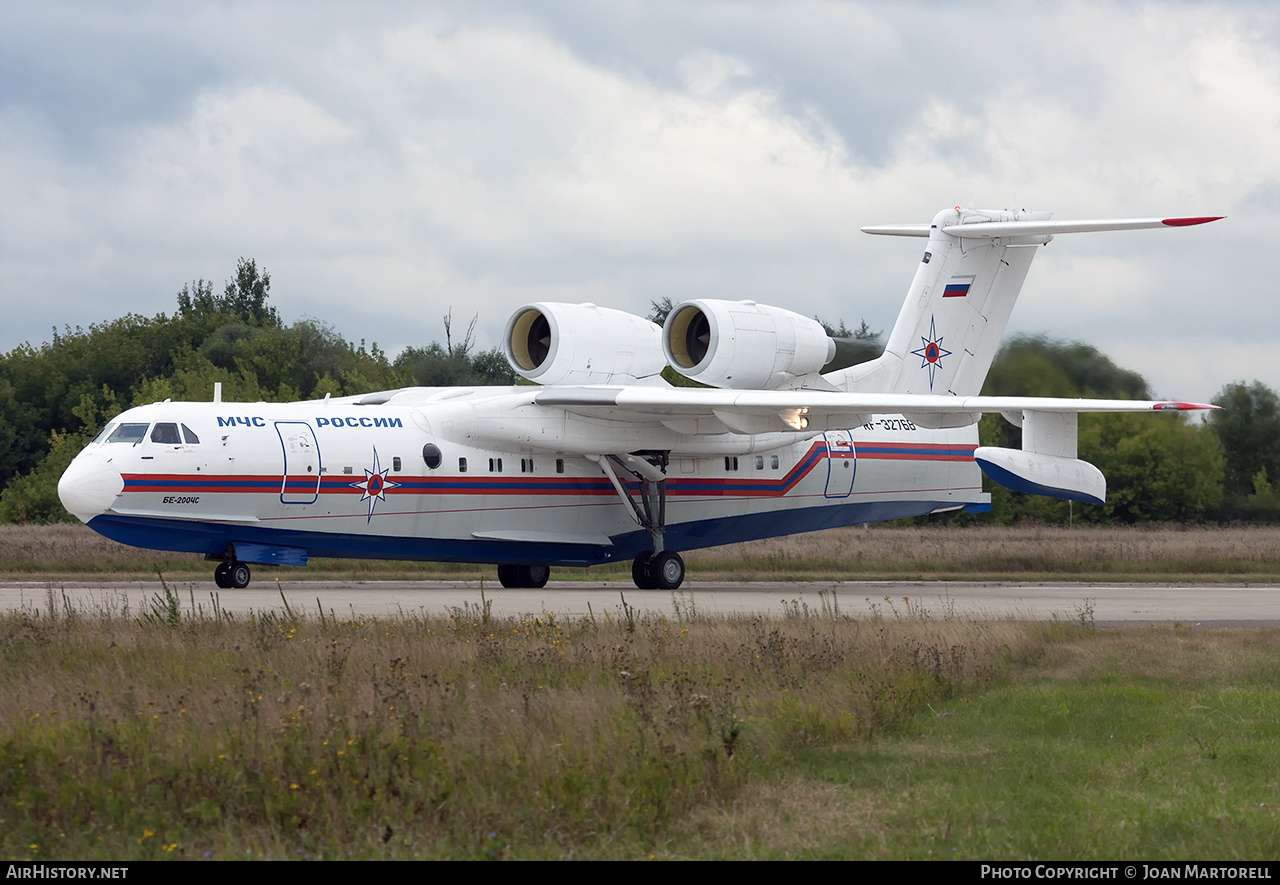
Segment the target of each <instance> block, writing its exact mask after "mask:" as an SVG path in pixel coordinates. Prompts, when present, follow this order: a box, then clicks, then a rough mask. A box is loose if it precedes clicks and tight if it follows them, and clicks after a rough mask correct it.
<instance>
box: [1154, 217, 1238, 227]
mask: <svg viewBox="0 0 1280 885" xmlns="http://www.w3.org/2000/svg"><path fill="white" fill-rule="evenodd" d="M1226 217H1227V216H1225V215H1198V216H1196V217H1195V218H1166V219H1164V220H1163V221H1162V222H1161V223H1162V224H1164V225H1166V226H1167V227H1190V226H1191V225H1193V224H1208V223H1209V222H1210V221H1221V220H1222V219H1224V218H1226Z"/></svg>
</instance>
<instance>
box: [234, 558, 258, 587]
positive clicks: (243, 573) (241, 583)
mask: <svg viewBox="0 0 1280 885" xmlns="http://www.w3.org/2000/svg"><path fill="white" fill-rule="evenodd" d="M229 576H230V579H231V586H232V587H234V588H235V589H236V590H243V589H244V588H245V587H248V586H249V579H250V578H252V577H253V573H252V572H250V571H249V566H247V565H245V564H244V563H243V562H233V563H231V567H230V572H229Z"/></svg>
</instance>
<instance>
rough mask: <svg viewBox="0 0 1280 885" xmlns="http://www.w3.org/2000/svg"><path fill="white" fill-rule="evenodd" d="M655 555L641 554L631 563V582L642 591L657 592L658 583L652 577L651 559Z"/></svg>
mask: <svg viewBox="0 0 1280 885" xmlns="http://www.w3.org/2000/svg"><path fill="white" fill-rule="evenodd" d="M652 555H653V554H651V553H641V554H640V555H639V556H637V557H636V558H635V559H633V560H632V561H631V580H632V581H634V582H635V585H636V587H637V588H639V589H640V590H657V589H658V582H657V581H656V580H655V579H654V578H653V577H652V576H651V573H650V569H649V559H650V557H651V556H652Z"/></svg>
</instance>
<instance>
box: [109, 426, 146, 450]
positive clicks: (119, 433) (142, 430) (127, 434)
mask: <svg viewBox="0 0 1280 885" xmlns="http://www.w3.org/2000/svg"><path fill="white" fill-rule="evenodd" d="M149 426H150V425H149V424H121V425H120V426H118V427H117V428H116V429H115V430H113V431H111V435H110V436H108V437H107V442H109V443H133V444H134V445H137V444H138V443H140V442H142V441H143V439H145V438H146V436H147V428H148V427H149Z"/></svg>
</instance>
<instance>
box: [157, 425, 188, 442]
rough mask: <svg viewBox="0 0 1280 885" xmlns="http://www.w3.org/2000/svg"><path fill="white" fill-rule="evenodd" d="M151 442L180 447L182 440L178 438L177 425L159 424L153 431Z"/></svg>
mask: <svg viewBox="0 0 1280 885" xmlns="http://www.w3.org/2000/svg"><path fill="white" fill-rule="evenodd" d="M151 441H152V442H154V443H163V444H164V445H167V446H180V445H182V439H181V438H180V437H179V436H178V425H177V424H157V425H156V426H155V428H154V429H152V431H151Z"/></svg>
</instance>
